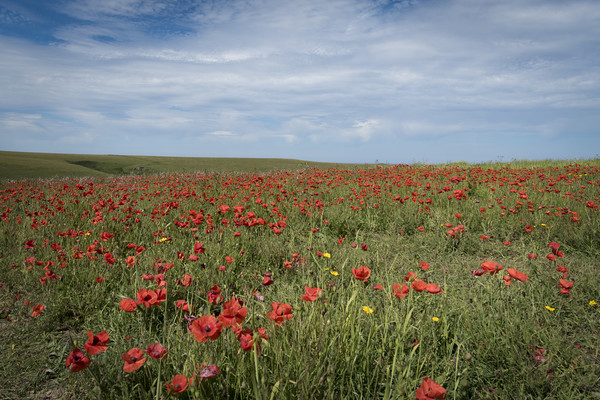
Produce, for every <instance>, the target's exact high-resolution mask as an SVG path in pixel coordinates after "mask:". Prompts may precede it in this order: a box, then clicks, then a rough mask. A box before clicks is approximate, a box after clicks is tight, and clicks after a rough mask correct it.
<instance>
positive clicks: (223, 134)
mask: <svg viewBox="0 0 600 400" xmlns="http://www.w3.org/2000/svg"><path fill="white" fill-rule="evenodd" d="M207 135H211V136H217V137H229V136H236V134H235V133H233V132H231V131H213V132H208V133H207Z"/></svg>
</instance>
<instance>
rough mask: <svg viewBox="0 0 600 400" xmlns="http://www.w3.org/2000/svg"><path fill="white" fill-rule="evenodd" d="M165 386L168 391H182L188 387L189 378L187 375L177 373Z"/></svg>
mask: <svg viewBox="0 0 600 400" xmlns="http://www.w3.org/2000/svg"><path fill="white" fill-rule="evenodd" d="M165 386H166V388H167V392H168V393H171V392H173V393H181V392H183V391H184V390H185V389H186V388H187V387H188V378H187V377H186V376H185V375H175V376H174V377H173V379H171V382H170V383H169V382H166V383H165Z"/></svg>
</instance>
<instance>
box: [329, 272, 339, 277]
mask: <svg viewBox="0 0 600 400" xmlns="http://www.w3.org/2000/svg"><path fill="white" fill-rule="evenodd" d="M330 274H331V275H333V276H338V275H339V274H338V272H337V271H331V272H330Z"/></svg>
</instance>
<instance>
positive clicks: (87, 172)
mask: <svg viewBox="0 0 600 400" xmlns="http://www.w3.org/2000/svg"><path fill="white" fill-rule="evenodd" d="M309 167H314V168H340V167H341V168H349V167H350V168H356V167H365V165H361V164H335V163H320V162H312V161H302V160H291V159H278V158H210V157H155V156H119V155H92V154H50V153H22V152H12V151H0V179H27V178H32V179H37V178H56V177H86V176H90V177H101V176H111V175H152V174H159V173H160V174H188V173H195V172H231V171H236V172H244V171H252V172H266V171H273V170H277V169H286V170H296V169H304V168H309Z"/></svg>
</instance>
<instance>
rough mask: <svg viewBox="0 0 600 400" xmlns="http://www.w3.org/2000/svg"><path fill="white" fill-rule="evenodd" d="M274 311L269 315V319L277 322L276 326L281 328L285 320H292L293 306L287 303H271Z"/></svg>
mask: <svg viewBox="0 0 600 400" xmlns="http://www.w3.org/2000/svg"><path fill="white" fill-rule="evenodd" d="M271 308H273V310H272V311H270V312H268V313H267V318H269V319H270V320H271V321H273V322H275V326H281V325H282V324H283V322H284V321H285V320H288V319H290V318H292V316H293V314H292V306H291V305H289V304H285V303H277V302H273V303H271Z"/></svg>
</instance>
